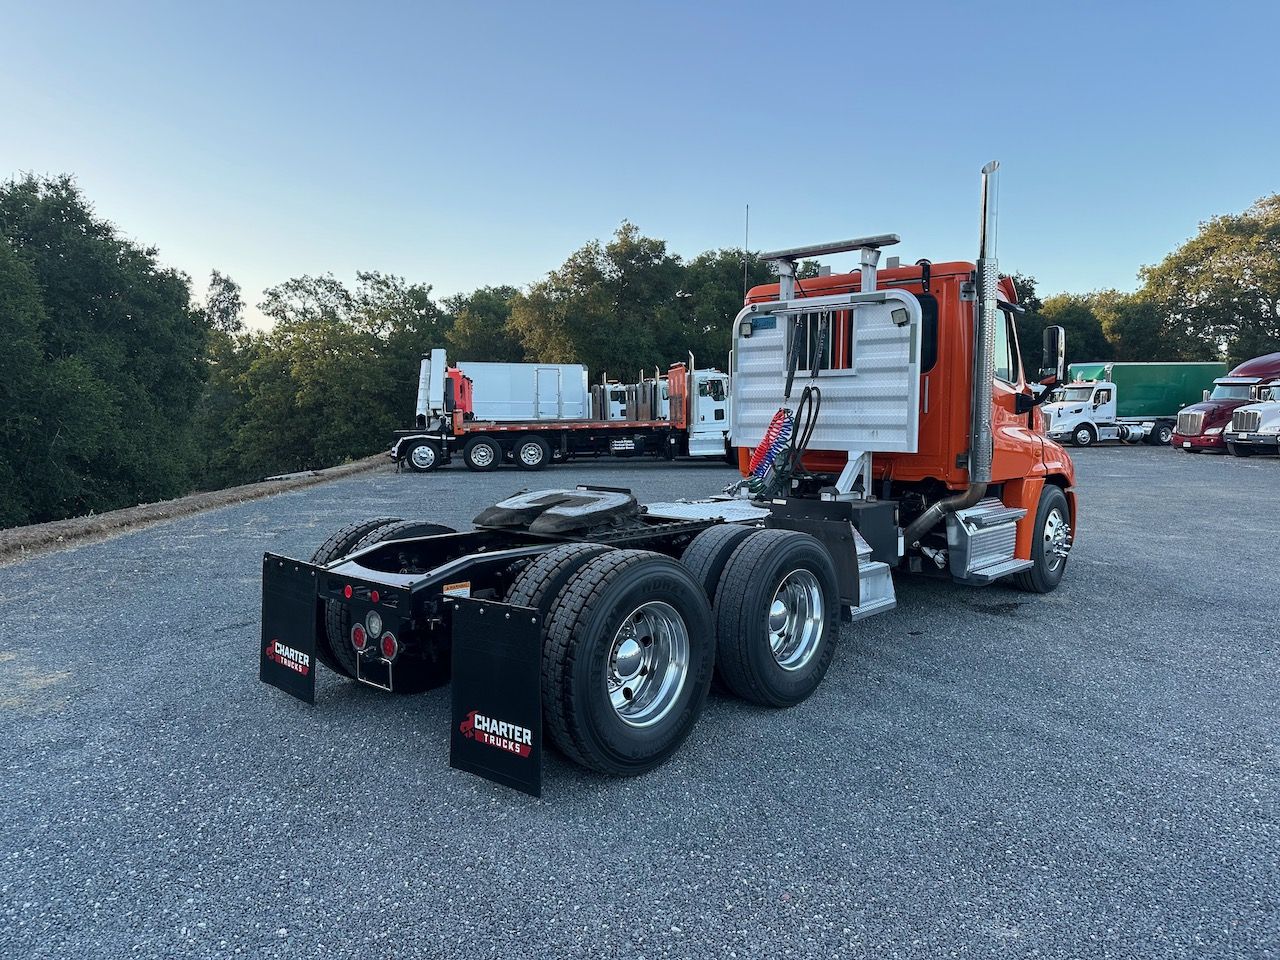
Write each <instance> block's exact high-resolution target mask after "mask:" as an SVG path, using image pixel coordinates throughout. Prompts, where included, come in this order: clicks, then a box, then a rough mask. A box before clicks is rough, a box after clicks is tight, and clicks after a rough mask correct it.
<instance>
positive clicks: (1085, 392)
mask: <svg viewBox="0 0 1280 960" xmlns="http://www.w3.org/2000/svg"><path fill="white" fill-rule="evenodd" d="M1092 396H1093V387H1066V388H1065V389H1064V390H1063V391H1062V400H1063V402H1064V403H1087V402H1088V400H1089V398H1090V397H1092Z"/></svg>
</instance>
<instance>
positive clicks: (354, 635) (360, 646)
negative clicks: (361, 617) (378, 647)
mask: <svg viewBox="0 0 1280 960" xmlns="http://www.w3.org/2000/svg"><path fill="white" fill-rule="evenodd" d="M351 645H352V646H353V647H355V648H356V649H357V650H361V651H362V650H364V648H365V647H367V646H368V645H369V634H367V633H365V629H364V626H363V625H362V624H359V623H357V624H356V625H355V626H354V627H352V628H351Z"/></svg>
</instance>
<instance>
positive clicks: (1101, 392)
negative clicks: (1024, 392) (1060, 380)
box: [1044, 380, 1121, 447]
mask: <svg viewBox="0 0 1280 960" xmlns="http://www.w3.org/2000/svg"><path fill="white" fill-rule="evenodd" d="M1117 395H1118V390H1117V389H1116V385H1115V384H1114V383H1107V382H1105V381H1103V382H1099V381H1096V380H1089V381H1075V382H1073V383H1067V384H1064V385H1063V386H1062V387H1060V388H1058V389H1057V390H1055V391H1054V394H1053V401H1052V402H1051V403H1047V404H1045V406H1044V416H1045V422H1046V427H1045V429H1046V431H1047V433H1048V435H1049V436H1050V437H1052V438H1053V439H1054V440H1057V441H1060V442H1067V441H1071V442H1072V443H1074V444H1075V445H1076V446H1080V447H1087V446H1089V444H1091V443H1093V442H1094V440H1095V439H1097V440H1118V439H1121V437H1120V436H1119V429H1118V426H1117V424H1116V401H1117Z"/></svg>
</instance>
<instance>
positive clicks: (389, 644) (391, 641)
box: [382, 633, 400, 660]
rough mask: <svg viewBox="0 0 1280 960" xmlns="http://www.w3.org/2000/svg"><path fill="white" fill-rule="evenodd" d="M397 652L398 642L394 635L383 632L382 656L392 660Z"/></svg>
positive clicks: (398, 649)
mask: <svg viewBox="0 0 1280 960" xmlns="http://www.w3.org/2000/svg"><path fill="white" fill-rule="evenodd" d="M399 652H400V644H399V643H397V642H396V635H395V634H394V633H384V634H383V635H382V656H383V657H385V658H386V659H387V660H394V659H395V656H396V654H397V653H399Z"/></svg>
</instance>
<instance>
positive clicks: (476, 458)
mask: <svg viewBox="0 0 1280 960" xmlns="http://www.w3.org/2000/svg"><path fill="white" fill-rule="evenodd" d="M462 459H463V461H464V462H465V463H466V465H467V467H468V468H469V469H471V470H475V471H478V472H480V473H485V472H487V471H489V470H496V469H498V465H499V464H500V463H502V445H501V444H500V443H498V441H497V440H495V439H493V437H484V436H480V437H472V438H471V439H470V440H468V441H467V445H466V446H465V447H463V448H462Z"/></svg>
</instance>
